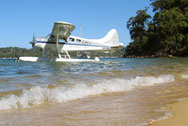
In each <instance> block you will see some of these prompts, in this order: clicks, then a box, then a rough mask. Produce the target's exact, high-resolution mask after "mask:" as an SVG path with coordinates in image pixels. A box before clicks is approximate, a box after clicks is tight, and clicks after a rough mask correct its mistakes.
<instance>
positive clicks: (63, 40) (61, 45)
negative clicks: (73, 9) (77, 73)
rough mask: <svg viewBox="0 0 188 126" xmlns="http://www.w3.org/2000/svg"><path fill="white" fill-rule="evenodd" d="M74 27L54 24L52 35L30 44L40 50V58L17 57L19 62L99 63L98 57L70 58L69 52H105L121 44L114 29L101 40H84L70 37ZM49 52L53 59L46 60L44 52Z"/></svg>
mask: <svg viewBox="0 0 188 126" xmlns="http://www.w3.org/2000/svg"><path fill="white" fill-rule="evenodd" d="M74 28H75V26H74V25H73V24H70V23H67V22H61V21H58V22H55V23H54V27H53V30H52V33H51V34H50V35H48V36H47V37H44V38H37V37H36V38H34V37H33V41H32V42H31V44H32V47H34V48H39V49H42V52H43V53H42V54H43V56H42V57H19V59H18V60H20V61H31V62H36V61H43V60H48V61H55V62H84V61H86V62H88V61H100V59H99V58H98V57H95V59H90V58H87V59H80V58H76V59H75V58H71V57H70V55H69V53H68V52H70V51H107V50H111V49H112V48H116V47H119V46H120V45H122V43H119V38H118V34H117V31H116V30H115V29H112V30H110V32H109V33H108V34H107V35H106V36H105V37H104V38H102V39H85V38H81V37H76V36H72V35H71V32H72V31H73V30H74ZM49 50H51V51H54V52H56V56H55V57H54V58H47V57H46V52H49Z"/></svg>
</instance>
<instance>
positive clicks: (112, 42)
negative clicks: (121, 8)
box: [101, 29, 119, 47]
mask: <svg viewBox="0 0 188 126" xmlns="http://www.w3.org/2000/svg"><path fill="white" fill-rule="evenodd" d="M101 41H102V42H103V43H105V44H106V45H109V46H112V47H113V46H119V37H118V33H117V31H116V29H112V30H110V31H109V32H108V34H107V35H106V36H105V37H104V38H102V39H101Z"/></svg>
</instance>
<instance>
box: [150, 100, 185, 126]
mask: <svg viewBox="0 0 188 126" xmlns="http://www.w3.org/2000/svg"><path fill="white" fill-rule="evenodd" d="M167 109H168V110H170V111H171V112H173V116H172V117H170V118H168V119H166V120H161V121H158V122H156V123H154V124H153V125H152V126H188V100H185V101H182V102H178V103H174V104H171V105H169V106H167Z"/></svg>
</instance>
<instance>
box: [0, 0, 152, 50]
mask: <svg viewBox="0 0 188 126" xmlns="http://www.w3.org/2000/svg"><path fill="white" fill-rule="evenodd" d="M149 4H150V0H1V1H0V47H10V46H11V47H15V46H16V47H23V48H31V45H30V44H29V42H30V41H32V37H33V33H34V35H35V36H36V37H45V36H46V35H48V34H50V33H51V31H52V28H53V25H54V22H56V21H63V22H69V23H72V24H74V25H75V26H76V28H75V30H74V31H73V32H72V35H74V36H80V26H82V36H81V37H83V38H88V39H99V38H102V37H104V36H105V35H106V34H107V33H108V32H109V31H110V29H116V30H117V32H118V35H119V40H120V42H122V43H124V45H125V46H126V45H128V43H129V42H130V41H131V39H130V34H129V30H128V29H127V27H126V24H127V21H128V20H129V18H130V17H133V16H136V11H137V10H139V9H144V8H145V7H146V6H149Z"/></svg>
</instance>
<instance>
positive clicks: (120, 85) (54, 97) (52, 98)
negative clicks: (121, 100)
mask: <svg viewBox="0 0 188 126" xmlns="http://www.w3.org/2000/svg"><path fill="white" fill-rule="evenodd" d="M173 81H174V76H173V75H163V76H159V77H139V76H138V77H134V78H131V79H122V78H116V79H111V80H105V81H103V82H100V83H97V84H93V85H86V84H76V85H74V86H72V87H64V86H61V87H55V88H51V89H50V88H47V87H40V86H36V87H32V88H30V89H25V90H23V92H22V94H21V95H19V96H17V95H7V96H5V97H2V98H1V99H0V110H9V109H16V108H30V107H34V106H38V105H41V104H54V103H63V102H67V101H72V100H76V99H79V98H85V97H88V96H91V95H100V94H102V93H111V92H122V91H130V90H133V89H135V88H138V87H144V86H152V85H155V84H163V83H168V82H173Z"/></svg>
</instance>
